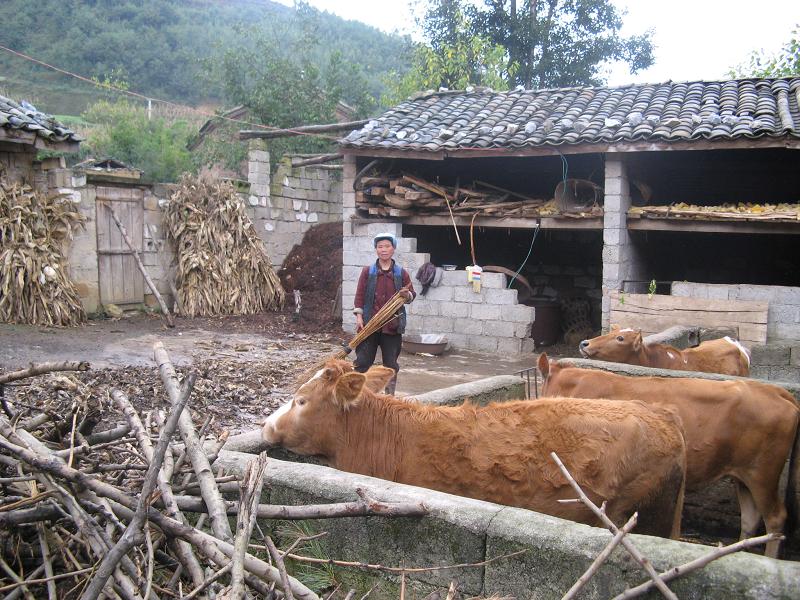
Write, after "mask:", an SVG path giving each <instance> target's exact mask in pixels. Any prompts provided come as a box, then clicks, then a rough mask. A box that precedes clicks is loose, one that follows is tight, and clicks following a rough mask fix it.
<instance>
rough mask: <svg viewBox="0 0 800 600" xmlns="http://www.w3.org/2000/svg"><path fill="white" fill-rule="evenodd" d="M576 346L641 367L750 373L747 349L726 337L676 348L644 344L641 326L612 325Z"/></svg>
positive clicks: (587, 353) (597, 356) (585, 353)
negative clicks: (618, 326)
mask: <svg viewBox="0 0 800 600" xmlns="http://www.w3.org/2000/svg"><path fill="white" fill-rule="evenodd" d="M578 350H579V351H580V353H581V355H582V356H584V357H585V358H594V359H597V360H607V361H610V362H618V363H627V364H629V365H639V366H641V367H655V368H659V369H673V370H677V371H702V372H704V373H722V374H723V375H739V376H741V377H747V376H748V375H750V355H749V354H748V352H747V349H746V348H745V347H744V346H742V345H741V344H740V343H739V342H737V341H736V340H734V339H731V338H729V337H725V338H722V339H719V340H709V341H707V342H703V343H702V344H700V345H699V346H697V347H696V348H687V349H686V350H678V349H677V348H673V347H672V346H668V345H666V344H645V343H644V339H643V338H642V331H641V330H640V329H629V328H628V329H612V330H611V331H610V332H609V333H607V334H605V335H600V336H597V337H596V338H592V339H590V340H583V341H582V342H581V343H580V344H579V345H578Z"/></svg>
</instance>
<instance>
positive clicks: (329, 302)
mask: <svg viewBox="0 0 800 600" xmlns="http://www.w3.org/2000/svg"><path fill="white" fill-rule="evenodd" d="M278 276H279V277H280V279H281V284H283V288H284V290H286V294H287V309H288V310H289V311H292V312H293V311H294V300H293V296H292V294H293V292H294V290H299V291H300V294H301V298H302V300H301V311H300V320H301V322H305V323H306V324H308V325H312V324H313V325H318V326H319V331H327V330H330V329H331V328H332V327H335V326H337V325H341V322H342V317H341V314H337V315H332V312H331V311H332V308H333V306H334V304H335V302H336V296H337V292H338V291H339V284H341V282H342V223H341V221H336V222H333V223H321V224H320V225H315V226H314V227H312V228H311V229H309V230H308V231H307V232H306V234H305V236H303V241H302V242H301V243H300V244H299V245H296V246H295V247H294V248H292V250H291V252H289V255H288V256H287V257H286V259H285V260H284V261H283V266H282V267H281V269H280V270H279V271H278Z"/></svg>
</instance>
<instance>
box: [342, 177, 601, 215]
mask: <svg viewBox="0 0 800 600" xmlns="http://www.w3.org/2000/svg"><path fill="white" fill-rule="evenodd" d="M358 183H359V186H360V188H361V189H360V190H359V191H357V192H356V208H358V209H360V210H361V211H363V212H365V213H367V214H369V215H375V216H379V217H408V216H413V215H443V216H449V215H451V214H452V215H454V216H455V215H472V214H475V213H479V214H480V215H481V216H500V217H517V218H537V217H543V216H553V215H557V214H560V211H559V209H558V207H557V206H556V202H555V201H554V199H552V198H551V199H544V198H533V197H531V196H528V195H526V194H522V193H520V192H517V191H514V190H509V189H505V188H502V187H499V186H496V185H492V184H489V183H486V182H484V181H479V180H474V181H472V182H471V183H469V184H468V185H464V186H460V185H458V184H456V185H455V186H446V185H441V184H438V183H433V182H431V181H427V180H425V179H423V178H422V177H418V176H416V175H413V174H410V173H403V174H395V175H379V176H373V177H363V178H361V179H360V180H359V182H358ZM587 210H588V212H587ZM587 210H584V211H583V213H585V214H581V215H579V216H591V215H590V214H588V213H592V214H594V212H593V210H594V209H593V208H592V209H587ZM597 211H599V212H598V213H597V214H602V208H601V207H600V206H597ZM566 216H571V215H566Z"/></svg>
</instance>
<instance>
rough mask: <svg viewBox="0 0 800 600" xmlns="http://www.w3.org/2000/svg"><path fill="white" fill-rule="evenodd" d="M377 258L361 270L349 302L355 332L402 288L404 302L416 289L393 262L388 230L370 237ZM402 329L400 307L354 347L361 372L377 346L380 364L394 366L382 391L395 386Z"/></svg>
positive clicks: (393, 247)
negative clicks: (389, 378) (354, 319)
mask: <svg viewBox="0 0 800 600" xmlns="http://www.w3.org/2000/svg"><path fill="white" fill-rule="evenodd" d="M372 244H373V246H375V253H376V254H377V255H378V259H377V260H376V261H375V262H374V263H373V264H371V265H369V266H367V267H364V268H363V269H361V276H360V277H359V278H358V287H357V288H356V298H355V302H354V303H353V304H354V306H355V308H354V309H353V313H354V314H355V315H356V331H361V330H362V329H363V328H364V325H365V324H366V323H368V322H369V320H370V318H372V316H373V315H374V314H375V313H377V312H378V311H379V310H380V309H381V307H382V306H383V305H384V304H386V303H387V302H388V301H389V300H390V299H391V297H392V296H394V295H395V294H396V293H397V292H398V291H400V289H401V288H403V287H406V286H407V287H408V290H403V291H402V292H401V294H402V295H403V297H404V298H405V301H406V304H408V303H409V302H411V301H412V300H414V298H415V297H416V295H417V294H416V292H415V291H414V286H413V285H412V284H411V276H410V275H409V274H408V271H406V270H405V269H404V268H403V267H401V266H400V265H398V264H396V263H395V262H394V259H393V258H392V257H393V256H394V251H395V250H396V249H397V239H396V238H395V237H394V235H392V234H391V233H379V234H378V235H376V236H375V237H374V238H373V240H372ZM405 328H406V309H405V308H404V307H401V308H400V310H399V311H398V315H397V317H396V318H394V319H392V320H390V321H389V322H388V323H386V325H384V326H383V328H382V329H381V330H380V331H376V332H375V333H373V334H372V335H371V336H369V337H368V338H367V339H366V340H364V341H363V342H361V343H360V344H359V345H358V346H357V347H356V360H355V362H354V366H355V369H356V371H358V372H359V373H364V372H365V371H366V370H367V369H369V368H370V367H371V366H372V364H373V363H374V362H375V354H376V353H377V351H378V347H380V349H381V356H382V357H383V366H385V367H390V368H392V369H394V377H393V378H392V380H391V381H390V382H389V383H388V384H387V385H386V393H387V394H394V389H395V386H396V385H397V372H398V371H399V370H400V365H399V364H397V359H398V357H399V356H400V347H401V345H402V343H403V332H404V331H405Z"/></svg>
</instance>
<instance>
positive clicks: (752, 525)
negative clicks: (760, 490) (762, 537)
mask: <svg viewBox="0 0 800 600" xmlns="http://www.w3.org/2000/svg"><path fill="white" fill-rule="evenodd" d="M735 483H736V496H737V497H738V498H739V514H740V517H741V522H742V526H741V529H740V530H739V539H740V540H743V539H745V538H749V537H753V536H755V535H756V533H757V532H758V526H759V524H760V523H761V515H760V514H759V513H758V509H757V508H756V501H755V500H754V499H753V494H751V493H750V490H748V489H747V486H746V485H745V484H743V483H742V482H741V481H735Z"/></svg>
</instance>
